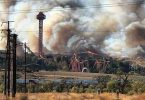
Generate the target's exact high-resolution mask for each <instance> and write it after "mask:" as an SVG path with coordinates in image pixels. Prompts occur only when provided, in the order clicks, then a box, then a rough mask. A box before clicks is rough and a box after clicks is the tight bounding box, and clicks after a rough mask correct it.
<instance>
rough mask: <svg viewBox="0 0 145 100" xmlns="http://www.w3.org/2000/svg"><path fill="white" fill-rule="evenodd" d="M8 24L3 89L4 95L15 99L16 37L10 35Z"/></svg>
mask: <svg viewBox="0 0 145 100" xmlns="http://www.w3.org/2000/svg"><path fill="white" fill-rule="evenodd" d="M10 22H13V21H7V22H3V23H7V25H8V26H7V46H6V51H7V52H6V62H7V64H6V65H7V67H5V81H4V84H5V87H4V94H5V95H7V96H10V93H12V97H15V94H16V45H17V35H16V34H11V30H10ZM3 23H2V24H3Z"/></svg>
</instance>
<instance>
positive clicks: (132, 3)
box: [0, 0, 145, 14]
mask: <svg viewBox="0 0 145 100" xmlns="http://www.w3.org/2000/svg"><path fill="white" fill-rule="evenodd" d="M32 1H33V0H32ZM34 1H35V0H34ZM36 1H39V0H36ZM16 2H17V1H16ZM19 2H22V1H19ZM23 2H24V1H23ZM0 3H1V2H0ZM139 4H140V5H141V4H145V1H142V2H127V3H116V4H98V5H89V6H82V7H75V8H70V9H72V10H73V9H76V8H77V9H90V8H103V7H116V6H127V5H139ZM59 6H61V5H59V4H58V7H59ZM64 8H66V9H59V8H55V9H53V10H55V11H61V10H63V11H65V10H67V8H68V7H64ZM51 10H52V9H31V10H14V11H0V13H1V14H16V13H35V12H40V11H43V12H48V11H51Z"/></svg>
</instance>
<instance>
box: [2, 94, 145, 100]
mask: <svg viewBox="0 0 145 100" xmlns="http://www.w3.org/2000/svg"><path fill="white" fill-rule="evenodd" d="M0 100H8V99H6V98H5V97H4V96H3V94H0ZM9 100H145V94H142V95H132V96H127V95H122V94H121V95H120V96H119V99H117V98H116V94H113V93H112V94H111V93H103V94H100V95H98V94H93V93H83V94H76V93H30V94H17V95H16V98H13V99H12V98H10V99H9Z"/></svg>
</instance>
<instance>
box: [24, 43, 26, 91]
mask: <svg viewBox="0 0 145 100" xmlns="http://www.w3.org/2000/svg"><path fill="white" fill-rule="evenodd" d="M24 51H25V93H26V92H27V84H26V63H27V61H26V42H25V43H24Z"/></svg>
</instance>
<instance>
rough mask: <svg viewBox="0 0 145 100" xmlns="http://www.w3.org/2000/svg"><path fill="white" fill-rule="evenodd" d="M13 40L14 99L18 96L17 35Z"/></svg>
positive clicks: (13, 35)
mask: <svg viewBox="0 0 145 100" xmlns="http://www.w3.org/2000/svg"><path fill="white" fill-rule="evenodd" d="M12 39H13V72H12V73H13V82H12V97H15V94H16V69H17V67H16V66H17V65H16V48H17V35H16V34H12Z"/></svg>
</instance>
